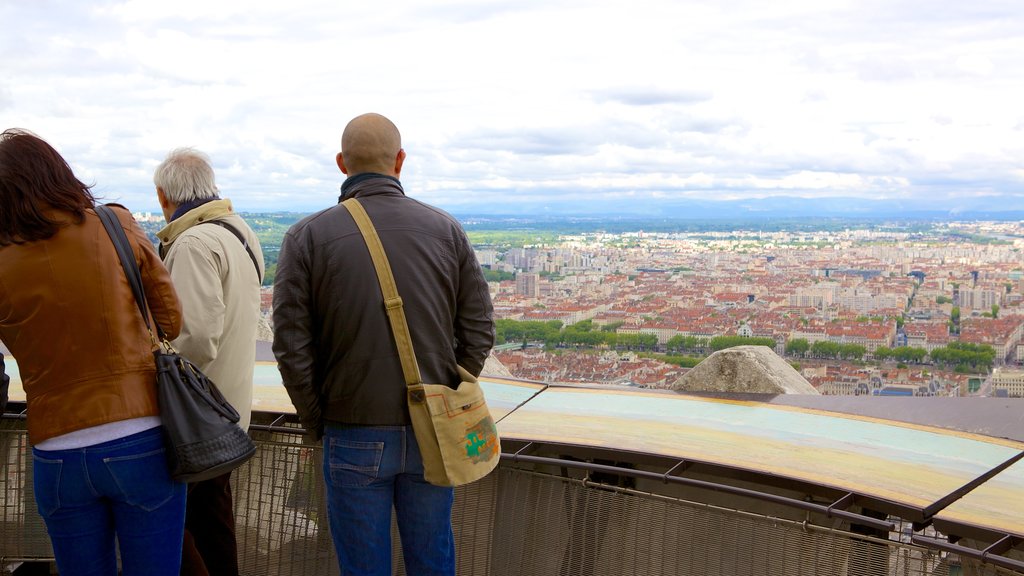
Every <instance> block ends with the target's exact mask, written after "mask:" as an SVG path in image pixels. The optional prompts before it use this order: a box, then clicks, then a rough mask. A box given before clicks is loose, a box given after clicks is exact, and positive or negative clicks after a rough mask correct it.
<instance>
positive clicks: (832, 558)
mask: <svg viewBox="0 0 1024 576" xmlns="http://www.w3.org/2000/svg"><path fill="white" fill-rule="evenodd" d="M254 422H255V424H254V425H253V426H252V427H251V434H252V436H253V438H254V439H255V440H256V444H257V454H256V456H255V457H254V458H253V459H252V460H251V461H250V462H249V463H247V464H246V465H245V466H243V467H241V468H239V469H238V470H237V471H236V472H235V473H234V474H233V477H232V478H233V485H232V488H233V490H234V495H235V506H236V522H237V534H238V542H239V549H240V556H241V557H240V568H241V571H242V573H243V574H245V575H247V576H264V575H266V576H271V575H275V576H277V575H281V576H287V575H306V574H310V575H311V574H317V575H319V574H338V568H337V562H336V560H335V557H334V550H333V546H332V544H331V540H330V536H329V534H328V532H327V522H326V510H325V503H324V500H323V497H322V495H323V493H324V491H323V479H322V474H321V449H320V447H319V446H318V445H313V444H306V443H304V442H303V440H302V437H301V432H302V431H301V429H299V428H298V427H297V425H296V424H294V423H292V422H289V421H286V420H285V419H279V418H277V417H272V416H268V415H265V414H254ZM24 424H25V422H24V420H21V419H18V418H3V419H0V572H2V570H3V566H5V565H7V564H9V563H12V562H14V561H18V560H47V559H49V558H50V556H51V554H52V553H51V551H50V547H49V541H48V539H47V537H46V532H45V528H44V526H43V522H42V520H41V519H40V518H39V516H38V515H37V513H36V510H35V504H34V496H33V494H32V488H31V486H32V478H31V451H30V449H29V446H28V441H27V434H26V432H25V429H24ZM624 458H625V455H624ZM573 471H575V473H574V472H573ZM672 472H673V471H672V470H668V471H664V472H660V473H657V472H650V471H645V470H642V469H636V468H624V467H620V466H614V465H605V464H598V463H594V462H585V461H584V462H581V461H576V460H569V459H560V458H557V457H548V456H530V455H525V454H519V455H518V456H517V455H515V454H505V455H503V460H502V463H501V465H500V466H499V468H498V470H496V471H495V473H494V474H492V475H490V476H488V477H487V478H485V479H484V480H481V481H480V482H477V483H474V484H471V485H469V486H464V487H460V488H458V489H457V490H456V504H455V509H454V510H453V527H454V532H455V538H456V546H457V552H458V574H460V575H463V576H472V575H493V576H505V575H507V576H529V575H537V576H548V575H550V576H602V575H607V576H620V575H643V576H649V575H657V574H672V575H700V576H716V575H720V576H726V575H729V576H732V575H748V574H749V575H764V574H771V575H776V574H778V575H784V576H785V575H794V576H796V575H800V576H805V575H819V574H820V575H823V576H826V575H827V576H882V575H901V576H904V575H920V576H924V575H938V576H955V575H959V574H970V575H985V576H989V575H992V576H1003V575H1009V574H1024V571H1014V565H1013V562H1015V561H1020V560H1022V559H1024V557H1022V555H1021V553H1020V551H1019V549H1017V548H1013V546H1015V545H1016V544H1018V543H1017V542H1005V543H1003V545H1002V546H1001V547H1000V548H999V549H992V550H989V551H988V552H990V554H987V556H984V557H983V556H981V555H979V554H974V553H973V552H972V550H975V549H974V548H970V547H968V546H965V545H963V543H961V544H956V545H954V544H949V543H948V541H947V540H945V539H944V538H943V537H942V536H941V535H939V534H935V533H934V532H932V533H929V534H924V533H912V530H913V529H912V528H910V524H909V523H906V522H902V521H901V519H899V518H894V517H890V518H888V519H883V520H879V519H876V518H872V517H868V516H863V515H860V514H856V513H853V512H847V511H845V510H842V508H843V506H842V505H841V503H834V504H833V505H831V506H830V505H824V506H823V505H821V504H817V503H812V502H802V501H801V500H800V499H797V498H792V497H787V496H778V495H772V494H771V493H770V491H769V490H765V491H759V490H751V489H745V488H738V487H736V486H730V485H728V484H725V483H722V484H718V483H707V485H705V484H701V483H700V481H697V482H696V483H694V481H693V480H692V479H689V478H682V477H680V476H675V475H673V474H672ZM601 475H603V477H604V479H603V480H602V479H601V478H602V476H601ZM608 478H612V479H613V480H614V479H617V480H615V481H609V480H608ZM681 480H683V481H685V482H683V483H684V484H686V486H684V488H687V489H692V490H697V491H698V492H700V491H707V492H715V493H718V494H720V495H724V496H723V497H724V501H725V502H727V503H728V504H729V505H728V506H722V505H721V502H722V501H723V500H722V499H719V500H717V501H716V502H718V503H717V504H716V503H711V502H709V501H698V500H693V499H689V498H681V497H679V496H678V495H674V494H673V493H672V492H671V490H666V491H665V492H660V487H662V486H666V487H671V486H673V485H676V484H680V481H681ZM752 501H757V502H760V503H761V504H760V505H758V506H749V507H747V508H743V507H744V506H745V504H744V503H747V502H752ZM733 504H735V505H733ZM836 504H840V505H836ZM741 508H743V509H741ZM776 512H778V513H776ZM800 515H804V517H803V519H802V520H801V519H798V518H796V516H800ZM855 525H865V526H868V527H869V528H871V530H872V531H873V533H874V534H876V536H868V535H865V534H859V533H855V530H856V528H855ZM885 533H888V537H885V536H881V537H879V536H877V534H885ZM393 534H394V547H393V549H394V557H395V569H394V573H395V574H396V575H401V574H405V570H404V567H403V565H402V562H401V553H400V544H399V542H398V534H397V530H394V529H393ZM911 537H913V539H914V541H915V542H917V543H914V542H911V541H910V540H911ZM950 546H952V548H950ZM996 554H998V555H996ZM993 555H996V556H993ZM999 559H1009V560H1010V563H1009V564H1006V563H1001V561H1000V560H999Z"/></svg>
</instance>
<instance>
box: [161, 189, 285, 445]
mask: <svg viewBox="0 0 1024 576" xmlns="http://www.w3.org/2000/svg"><path fill="white" fill-rule="evenodd" d="M210 220H221V221H223V222H225V223H226V224H229V225H231V226H232V227H234V229H235V230H238V231H239V232H240V233H241V234H242V236H243V237H244V238H245V239H246V240H247V241H248V243H249V248H250V249H251V250H252V252H253V254H254V255H255V256H256V262H257V263H258V264H259V267H260V270H259V275H258V276H257V274H256V267H255V266H253V262H252V259H251V258H250V257H249V254H248V253H247V252H246V251H245V248H244V247H243V246H242V243H241V242H240V241H239V240H238V238H236V237H235V235H234V234H232V233H231V232H230V231H229V230H226V229H224V228H223V227H221V226H218V225H214V224H206V225H201V224H203V223H204V222H207V221H210ZM157 237H158V238H159V239H160V253H161V254H163V255H164V264H165V265H166V266H167V269H168V270H169V271H170V273H171V279H172V280H173V281H174V287H175V289H176V290H177V292H178V297H179V298H180V299H181V307H182V312H183V314H182V316H183V322H182V328H181V335H180V336H178V338H176V339H175V340H174V341H173V344H174V346H175V348H177V349H178V351H179V352H180V353H181V355H182V356H184V357H186V358H188V359H189V360H191V361H193V362H195V363H196V364H197V365H198V366H199V368H200V370H202V371H203V373H204V374H206V375H207V376H209V377H210V379H211V380H213V382H214V383H215V384H217V388H219V389H220V391H221V393H223V394H224V397H225V398H227V400H228V402H231V405H232V406H234V407H235V409H236V410H238V413H239V414H240V415H241V421H240V422H239V424H240V425H241V426H242V428H243V429H247V428H248V427H249V416H250V413H251V412H252V378H253V368H254V366H255V362H256V325H257V323H258V321H259V314H260V281H259V278H262V277H263V274H264V266H265V265H264V263H263V251H262V250H261V249H260V243H259V240H258V239H257V238H256V234H255V233H254V232H253V231H252V229H251V228H249V225H248V224H246V223H245V221H244V220H242V218H241V216H239V215H238V214H236V213H235V212H234V211H233V210H232V208H231V201H230V200H214V201H213V202H208V203H206V204H203V205H201V206H198V207H196V208H194V209H192V210H190V211H188V212H186V213H185V214H184V215H182V216H180V217H179V218H177V219H175V220H174V221H173V222H171V223H170V224H168V225H167V226H166V227H164V229H163V230H161V231H160V232H159V233H158V234H157Z"/></svg>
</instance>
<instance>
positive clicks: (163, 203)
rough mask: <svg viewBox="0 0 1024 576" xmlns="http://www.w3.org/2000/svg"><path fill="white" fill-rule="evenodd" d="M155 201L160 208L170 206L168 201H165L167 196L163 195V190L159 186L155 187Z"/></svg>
mask: <svg viewBox="0 0 1024 576" xmlns="http://www.w3.org/2000/svg"><path fill="white" fill-rule="evenodd" d="M156 199H157V201H158V202H160V208H167V206H168V205H169V204H170V201H169V200H168V199H167V194H165V193H164V189H163V188H161V187H159V186H157V187H156Z"/></svg>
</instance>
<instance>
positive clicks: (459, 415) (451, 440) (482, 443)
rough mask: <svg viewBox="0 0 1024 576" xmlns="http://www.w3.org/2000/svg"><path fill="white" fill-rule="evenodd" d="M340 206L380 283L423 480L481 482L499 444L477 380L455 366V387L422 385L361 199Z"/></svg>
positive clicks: (399, 307) (395, 294)
mask: <svg viewBox="0 0 1024 576" xmlns="http://www.w3.org/2000/svg"><path fill="white" fill-rule="evenodd" d="M342 205H344V206H345V207H346V208H347V209H348V211H349V214H351V215H352V218H353V219H354V220H355V222H356V225H357V226H358V227H359V231H360V232H361V233H362V235H363V239H364V240H365V241H366V246H367V248H368V249H369V250H370V256H371V257H372V258H373V266H374V268H375V269H376V271H377V277H378V279H379V280H380V289H381V293H382V294H383V295H384V306H385V309H386V311H387V315H388V319H389V320H390V322H391V331H392V332H393V333H394V337H395V346H397V347H398V355H399V357H400V358H401V362H402V373H403V374H404V375H405V383H406V387H407V395H406V398H407V400H408V405H409V416H410V417H411V418H412V427H413V432H414V433H415V435H416V443H417V444H419V448H420V454H421V455H422V457H423V476H424V478H425V479H426V480H427V482H430V483H431V484H434V485H437V486H459V485H462V484H468V483H470V482H473V481H475V480H479V479H480V478H483V477H484V476H486V475H487V474H488V473H489V472H490V471H491V470H493V469H494V468H495V466H497V465H498V460H499V458H500V456H501V442H500V440H499V438H498V430H497V427H496V426H495V424H494V419H493V418H492V417H491V412H490V410H488V408H487V402H486V401H485V400H484V391H483V389H482V388H481V387H480V382H478V381H477V379H476V378H475V377H474V376H473V375H472V374H470V373H469V372H467V371H466V370H465V369H464V368H463V367H462V366H458V372H459V376H460V377H461V382H460V383H459V386H458V388H454V389H453V388H451V387H450V386H447V385H445V384H425V383H423V382H422V379H421V377H420V369H419V365H418V364H417V363H416V355H415V353H414V351H413V347H412V337H411V335H410V334H409V325H408V323H407V322H406V318H405V310H404V309H403V307H402V299H401V298H400V297H399V296H398V287H397V286H396V284H395V278H394V276H393V275H392V272H391V264H390V263H389V262H388V258H387V254H385V252H384V247H383V246H382V245H381V243H380V237H379V236H378V235H377V231H376V229H375V228H374V227H373V223H372V222H371V221H370V218H369V216H367V214H366V211H365V210H364V209H363V207H362V205H361V204H359V201H357V200H356V199H355V198H350V199H348V200H346V201H344V202H342Z"/></svg>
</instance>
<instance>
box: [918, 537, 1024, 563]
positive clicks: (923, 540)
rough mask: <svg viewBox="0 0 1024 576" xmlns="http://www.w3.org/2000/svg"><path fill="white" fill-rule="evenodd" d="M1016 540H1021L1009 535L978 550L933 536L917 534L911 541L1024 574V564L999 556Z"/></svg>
mask: <svg viewBox="0 0 1024 576" xmlns="http://www.w3.org/2000/svg"><path fill="white" fill-rule="evenodd" d="M1015 540H1019V539H1017V538H1014V537H1013V536H1010V535H1007V536H1004V537H1003V538H1002V539H1001V540H999V541H998V542H996V543H995V544H993V545H991V546H989V547H988V548H986V549H984V550H978V549H977V548H971V547H969V546H961V545H959V544H953V543H951V542H947V541H946V540H942V539H939V538H933V537H931V536H918V535H916V534H915V535H914V536H911V537H910V541H911V542H912V543H914V544H917V545H918V546H924V547H926V548H933V549H935V550H942V551H944V552H952V553H953V554H959V555H961V556H964V557H967V558H971V559H974V560H979V561H980V562H982V563H983V564H984V563H988V564H992V565H994V566H999V567H1000V568H1006V569H1007V570H1013V571H1015V572H1021V573H1024V562H1021V561H1020V560H1014V559H1013V558H1007V557H1006V556H999V551H1002V552H1005V551H1007V550H1009V549H1010V548H1011V547H1012V546H1013V542H1014V541H1015ZM1018 543H1019V542H1018Z"/></svg>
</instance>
